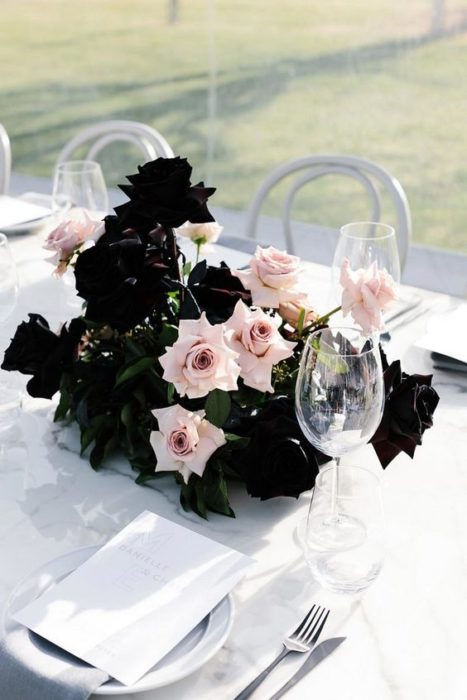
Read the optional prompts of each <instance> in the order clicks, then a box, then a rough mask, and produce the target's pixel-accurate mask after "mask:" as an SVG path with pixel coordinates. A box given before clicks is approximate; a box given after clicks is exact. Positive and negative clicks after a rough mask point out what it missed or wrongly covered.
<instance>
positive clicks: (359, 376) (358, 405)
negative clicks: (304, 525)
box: [295, 327, 384, 543]
mask: <svg viewBox="0 0 467 700" xmlns="http://www.w3.org/2000/svg"><path fill="white" fill-rule="evenodd" d="M383 404H384V384H383V371H382V365H381V356H380V352H379V347H378V344H377V342H376V340H375V338H373V337H368V336H365V335H363V334H362V332H361V330H359V329H358V328H356V327H334V328H323V329H321V330H317V331H315V332H314V333H311V334H310V335H309V337H308V339H307V342H306V345H305V348H304V350H303V353H302V358H301V361H300V369H299V373H298V378H297V383H296V389H295V407H296V414H297V418H298V421H299V423H300V426H301V428H302V430H303V433H304V434H305V436H306V437H307V438H308V440H309V441H310V442H311V444H312V445H313V446H314V447H316V448H317V449H318V450H320V451H321V452H324V453H325V454H327V455H330V456H331V457H333V458H334V459H335V469H334V472H333V486H332V490H331V501H330V511H329V512H330V513H331V515H330V517H328V518H326V519H324V520H323V522H322V523H321V532H320V536H321V537H322V539H323V541H324V542H336V543H337V542H342V541H343V540H344V541H345V540H346V538H348V537H350V538H352V537H353V536H354V534H353V529H354V522H353V521H352V519H349V517H348V516H346V515H345V514H344V513H340V512H339V509H338V504H339V501H338V491H339V461H340V458H341V457H342V456H343V455H345V454H347V453H348V452H351V451H352V450H354V449H356V448H358V447H360V446H361V445H364V444H366V443H367V442H368V441H369V440H370V438H371V437H372V436H373V434H374V433H375V431H376V428H377V427H378V425H379V423H380V422H381V417H382V412H383ZM315 526H316V523H315Z"/></svg>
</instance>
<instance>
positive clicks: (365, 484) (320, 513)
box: [305, 466, 384, 593]
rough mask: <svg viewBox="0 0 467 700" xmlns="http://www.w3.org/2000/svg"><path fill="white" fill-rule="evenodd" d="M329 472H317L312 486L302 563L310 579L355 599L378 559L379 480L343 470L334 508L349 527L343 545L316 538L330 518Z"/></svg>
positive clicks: (380, 553) (370, 579)
mask: <svg viewBox="0 0 467 700" xmlns="http://www.w3.org/2000/svg"><path fill="white" fill-rule="evenodd" d="M333 488H334V469H333V467H327V468H326V469H323V470H322V471H321V472H320V473H319V475H318V477H317V479H316V482H315V486H314V489H313V495H312V500H311V504H310V512H309V516H308V524H307V535H306V545H305V558H306V561H307V564H308V566H309V567H310V569H311V572H312V574H313V576H314V578H315V579H316V580H317V581H318V582H319V583H320V584H321V585H322V586H324V587H325V588H329V589H330V590H332V591H335V592H336V593H343V592H345V593H359V592H361V591H363V590H365V588H367V587H368V586H369V585H370V584H371V583H372V582H373V581H374V580H375V579H376V577H377V576H378V574H379V572H380V571H381V568H382V565H383V557H384V517H383V504H382V498H381V485H380V479H379V477H378V476H377V475H376V474H374V473H373V472H371V471H369V470H367V469H364V468H362V467H350V466H347V467H344V468H343V469H342V470H341V473H340V477H339V492H338V493H337V495H336V507H337V511H338V512H339V517H340V518H344V517H345V518H346V519H347V521H348V522H352V524H353V526H352V538H351V540H350V539H349V534H350V533H349V531H347V537H346V538H345V540H342V539H340V540H331V541H330V540H329V538H324V539H323V537H322V534H323V533H322V523H323V522H328V521H329V520H330V519H331V518H332V517H333V514H332V494H333Z"/></svg>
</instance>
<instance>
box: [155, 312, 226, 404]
mask: <svg viewBox="0 0 467 700" xmlns="http://www.w3.org/2000/svg"><path fill="white" fill-rule="evenodd" d="M224 331H225V329H224V326H223V324H216V325H214V326H212V325H211V324H210V323H209V321H208V320H207V318H206V313H205V312H204V311H203V313H202V314H201V318H199V319H197V320H194V321H191V320H182V321H180V325H179V328H178V339H177V341H176V342H175V343H174V345H172V347H167V348H166V351H167V352H166V353H164V354H163V355H161V357H160V358H159V362H160V363H161V365H162V368H163V370H164V373H163V375H162V376H163V378H164V379H165V380H166V381H167V382H172V383H173V384H174V385H175V388H176V390H177V391H178V393H179V394H180V396H188V398H190V399H197V398H199V397H201V396H206V394H208V393H209V392H210V391H212V390H213V389H222V390H223V391H233V390H234V389H237V379H238V375H239V374H240V367H239V366H238V364H237V362H236V359H237V357H238V355H237V353H236V352H234V351H233V350H231V349H230V348H229V347H228V346H227V345H226V342H225V337H224Z"/></svg>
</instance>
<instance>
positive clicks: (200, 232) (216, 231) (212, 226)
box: [175, 221, 224, 245]
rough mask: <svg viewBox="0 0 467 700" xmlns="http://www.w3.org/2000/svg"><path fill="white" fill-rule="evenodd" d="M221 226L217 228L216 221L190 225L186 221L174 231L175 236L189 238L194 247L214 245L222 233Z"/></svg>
mask: <svg viewBox="0 0 467 700" xmlns="http://www.w3.org/2000/svg"><path fill="white" fill-rule="evenodd" d="M223 228H224V227H223V226H219V224H218V223H217V221H206V222H205V223H203V224H192V223H191V222H190V221H187V222H186V223H185V224H183V226H179V228H177V229H176V230H175V232H176V233H177V235H180V236H183V237H184V238H189V239H190V240H191V241H193V243H196V245H204V244H205V243H215V242H216V241H217V240H218V238H219V236H220V235H221V233H222V231H223Z"/></svg>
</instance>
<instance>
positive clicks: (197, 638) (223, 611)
mask: <svg viewBox="0 0 467 700" xmlns="http://www.w3.org/2000/svg"><path fill="white" fill-rule="evenodd" d="M98 549H100V547H85V548H84V549H76V550H74V551H73V552H69V554H64V555H63V556H61V557H58V558H57V559H54V560H53V561H50V562H48V563H47V564H44V565H43V566H41V567H40V568H39V569H37V571H35V572H34V573H33V574H30V575H29V576H28V577H27V578H25V579H24V580H23V581H22V582H21V583H19V584H18V585H17V586H16V587H15V588H14V589H13V591H12V593H11V595H10V597H9V599H8V601H7V603H6V606H5V608H4V611H3V615H2V627H3V633H4V634H5V633H7V632H9V631H10V630H11V629H13V627H14V626H16V625H17V624H18V623H17V622H15V621H14V620H13V619H12V617H11V615H12V614H14V612H15V611H17V610H19V609H20V608H22V607H23V606H25V605H26V604H27V603H29V602H30V601H32V600H34V599H35V598H38V597H39V596H40V595H42V593H44V592H45V591H46V589H47V588H49V587H50V586H52V585H54V584H55V583H58V581H60V580H61V579H62V578H64V577H65V576H67V575H68V574H70V573H71V572H72V571H74V569H76V568H77V567H78V566H80V565H81V564H83V563H84V562H85V561H86V560H87V559H89V557H90V556H92V555H93V554H95V552H97V550H98ZM233 613H234V608H233V601H232V598H231V596H230V595H229V596H226V597H225V598H224V599H223V600H221V602H220V603H219V604H218V605H216V607H215V608H214V609H213V610H211V612H210V613H209V615H207V616H206V617H205V618H204V620H202V621H201V622H200V623H199V624H198V625H197V626H196V627H195V628H194V629H193V630H192V631H191V632H190V633H189V634H188V635H187V636H186V637H185V638H184V639H183V640H182V641H181V642H180V643H179V644H177V646H176V647H174V649H172V651H170V652H169V653H168V654H167V655H166V656H165V657H164V658H163V659H161V661H159V662H158V663H157V664H156V665H155V666H154V667H153V668H152V669H151V670H150V671H148V672H147V673H146V675H145V676H143V677H142V678H141V679H140V680H139V681H138V682H137V683H135V684H134V685H132V686H126V685H122V684H121V683H118V681H115V680H111V681H109V682H108V683H105V684H104V685H103V686H101V687H100V688H99V689H98V690H96V691H94V694H95V695H126V694H128V693H141V692H143V691H145V690H152V689H153V688H159V687H161V686H164V685H168V684H169V683H174V682H175V681H178V680H180V679H181V678H184V677H185V676H188V675H190V673H193V672H194V671H196V670H197V669H198V668H200V667H201V666H202V665H203V664H205V663H206V662H207V661H209V659H210V658H211V657H212V656H214V654H215V653H216V651H218V650H219V649H220V647H221V646H222V645H223V643H224V642H225V640H226V639H227V637H228V635H229V633H230V630H231V628H232V622H233Z"/></svg>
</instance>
